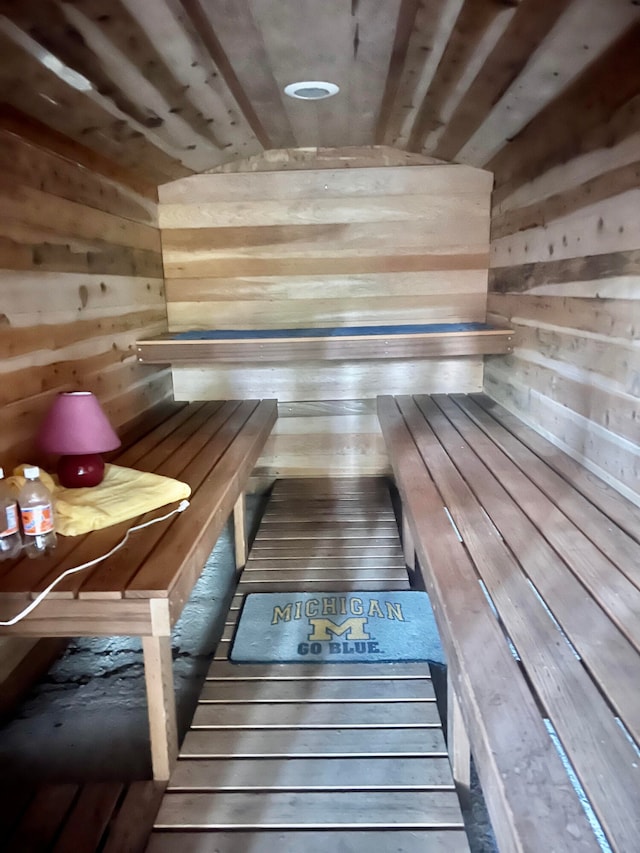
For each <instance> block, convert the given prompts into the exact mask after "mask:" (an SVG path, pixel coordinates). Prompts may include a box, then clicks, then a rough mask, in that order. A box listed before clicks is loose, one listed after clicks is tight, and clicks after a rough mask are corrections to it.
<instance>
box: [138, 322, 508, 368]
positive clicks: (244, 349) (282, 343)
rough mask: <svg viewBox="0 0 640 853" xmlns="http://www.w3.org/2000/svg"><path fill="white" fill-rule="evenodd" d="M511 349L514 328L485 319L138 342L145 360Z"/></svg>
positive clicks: (202, 335)
mask: <svg viewBox="0 0 640 853" xmlns="http://www.w3.org/2000/svg"><path fill="white" fill-rule="evenodd" d="M512 349H513V330H512V329H508V328H497V327H493V326H485V325H484V324H480V323H456V324H453V323H451V324H438V325H432V326H388V327H385V326H376V327H366V328H363V329H358V328H357V327H353V328H349V329H313V330H312V329H286V330H285V329H282V330H280V329H274V330H259V331H254V330H242V331H235V332H228V331H222V332H215V331H212V332H208V333H207V332H202V333H197V332H193V333H182V334H166V335H160V336H158V337H155V338H149V339H148V340H142V341H137V342H136V351H137V355H138V360H139V361H140V362H143V363H145V364H194V363H203V362H209V361H229V362H261V361H262V362H271V361H295V360H297V361H300V360H305V361H325V360H329V361H341V360H342V361H346V360H356V359H387V358H432V357H445V358H446V357H451V356H462V355H486V354H498V353H507V352H511V351H512Z"/></svg>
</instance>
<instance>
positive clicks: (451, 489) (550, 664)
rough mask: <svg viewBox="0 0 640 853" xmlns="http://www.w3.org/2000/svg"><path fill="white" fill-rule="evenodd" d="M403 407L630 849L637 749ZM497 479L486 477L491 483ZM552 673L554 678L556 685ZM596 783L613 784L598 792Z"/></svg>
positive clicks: (551, 705) (404, 403)
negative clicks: (558, 683)
mask: <svg viewBox="0 0 640 853" xmlns="http://www.w3.org/2000/svg"><path fill="white" fill-rule="evenodd" d="M398 406H399V409H400V411H401V412H402V414H403V417H404V419H405V421H406V423H407V425H408V427H409V429H410V430H411V432H412V434H413V437H414V440H415V442H416V445H417V447H418V449H419V450H420V452H421V454H422V457H423V459H424V460H425V463H426V465H427V468H428V470H429V472H430V474H431V476H432V477H433V479H434V482H435V483H436V485H437V487H438V489H439V491H440V493H441V495H442V497H443V499H444V501H445V503H446V505H447V507H448V509H449V511H450V513H451V515H452V516H453V519H454V522H455V523H456V526H457V527H458V530H459V531H460V533H461V535H462V538H463V540H464V542H465V545H466V547H467V549H468V550H469V553H470V555H471V557H472V559H473V561H474V563H475V565H476V567H477V569H478V573H479V575H480V577H481V578H482V580H483V581H484V583H485V585H486V587H487V589H488V592H489V594H490V595H491V597H492V599H493V602H494V604H495V606H496V608H497V610H498V613H499V614H500V616H501V619H502V621H503V622H504V625H505V628H506V630H507V632H508V633H509V636H510V638H511V640H512V641H513V643H514V645H515V647H516V650H517V651H518V654H519V656H520V658H521V660H522V662H523V664H524V667H525V670H526V672H527V675H528V677H529V679H530V680H531V682H532V685H533V687H534V688H535V690H536V691H537V695H538V697H539V699H540V700H541V702H542V705H543V708H544V711H545V713H546V714H547V715H548V716H549V717H550V718H551V721H552V722H553V725H554V727H555V728H556V730H557V732H558V735H559V737H560V739H561V741H562V743H563V745H564V747H565V749H566V750H567V752H568V753H569V754H570V755H571V759H572V762H573V765H574V768H575V770H576V772H577V774H578V777H579V778H580V779H581V781H582V782H583V786H584V788H585V789H586V791H587V793H588V794H589V795H590V797H591V800H592V803H593V806H594V808H595V810H596V813H597V814H598V815H599V817H600V819H601V821H602V823H603V825H604V826H605V829H606V830H607V833H608V835H609V837H610V838H612V839H614V840H615V842H616V843H617V844H618V845H619V849H621V850H624V849H627V847H629V846H632V844H633V841H632V839H633V838H634V837H637V833H638V831H639V830H640V826H638V825H637V823H638V809H637V792H636V791H635V785H636V784H637V778H638V775H639V774H638V771H637V766H636V767H634V764H636V765H637V755H636V753H635V750H634V747H633V746H632V744H631V743H630V742H629V741H628V740H627V738H626V737H625V735H624V733H623V731H622V729H621V728H620V726H619V725H618V724H617V722H616V720H615V718H614V715H613V714H612V712H611V709H610V707H609V706H608V704H607V703H606V702H605V700H604V698H603V697H602V695H601V693H600V691H599V689H598V687H597V686H596V685H595V684H594V683H593V682H592V681H591V679H590V678H589V675H588V673H587V671H586V670H585V669H584V667H583V665H582V663H581V662H580V661H579V660H578V659H577V658H576V657H575V655H574V653H573V651H572V649H571V648H570V647H569V645H568V644H566V643H563V642H562V641H561V638H560V637H559V632H558V629H557V626H556V624H555V623H554V622H553V620H552V618H551V617H550V615H549V612H548V610H546V608H545V607H544V605H543V603H542V602H541V600H540V599H539V598H538V597H537V596H536V595H535V593H534V591H533V589H532V588H531V586H530V584H529V582H528V579H527V578H526V576H525V575H524V574H523V573H522V572H521V568H520V565H519V564H518V562H517V560H516V559H515V558H514V557H513V556H512V554H511V552H510V551H508V550H507V548H506V547H505V546H504V544H503V542H502V541H500V540H499V539H498V538H497V537H496V536H495V535H494V531H493V529H492V526H491V522H490V521H489V519H488V518H487V516H486V515H485V513H484V512H483V510H482V507H481V506H480V504H479V503H478V502H477V501H476V499H475V498H474V495H473V492H472V488H473V487H474V486H475V482H474V480H473V479H472V478H471V479H470V485H467V483H466V482H465V479H464V478H463V476H462V475H461V474H460V473H459V472H458V470H457V468H456V467H454V465H452V464H451V459H450V458H449V457H448V456H447V454H446V452H445V450H444V448H443V447H442V445H441V444H440V443H439V442H438V440H437V439H436V437H435V435H434V434H433V432H432V431H431V430H430V428H429V426H428V424H427V423H426V421H425V420H424V418H423V417H422V413H421V412H420V410H419V409H418V408H417V406H416V405H415V403H414V401H413V400H412V399H411V398H405V397H400V398H398ZM458 443H459V442H458ZM452 444H455V439H454V440H453V441H452ZM454 461H457V462H458V464H459V465H460V467H461V470H463V471H465V472H466V471H468V470H469V471H471V472H472V467H471V466H468V465H466V464H464V462H462V461H461V459H460V457H459V456H458V455H456V456H455V457H454ZM491 479H492V478H491V476H490V475H489V474H487V477H486V481H487V483H490V481H491ZM489 487H490V486H489V485H485V489H488V488H489ZM556 585H557V582H556ZM556 594H557V592H556ZM523 614H526V618H525V617H524V615H523ZM559 640H560V641H559ZM549 673H554V678H553V679H550V678H549ZM558 680H559V681H560V682H561V683H562V685H563V691H562V692H561V693H560V692H559V691H558V690H557V682H558ZM593 779H598V780H602V779H608V780H609V781H608V783H607V784H606V785H602V784H595V785H594V784H592V780H593ZM634 825H635V826H634Z"/></svg>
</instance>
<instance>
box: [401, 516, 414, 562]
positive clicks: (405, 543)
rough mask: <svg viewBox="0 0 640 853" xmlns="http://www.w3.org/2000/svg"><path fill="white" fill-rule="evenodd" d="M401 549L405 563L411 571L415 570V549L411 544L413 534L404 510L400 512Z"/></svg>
mask: <svg viewBox="0 0 640 853" xmlns="http://www.w3.org/2000/svg"><path fill="white" fill-rule="evenodd" d="M402 551H403V553H404V561H405V563H406V564H407V566H408V567H409V568H410V569H411V571H415V568H416V549H415V545H414V544H413V536H412V535H411V530H410V528H409V521H408V520H407V515H406V513H405V512H404V511H403V513H402Z"/></svg>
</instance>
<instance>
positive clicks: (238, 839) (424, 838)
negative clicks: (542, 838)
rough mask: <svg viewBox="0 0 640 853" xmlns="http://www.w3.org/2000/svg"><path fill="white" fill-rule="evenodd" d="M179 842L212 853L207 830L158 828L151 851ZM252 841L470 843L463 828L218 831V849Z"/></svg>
mask: <svg viewBox="0 0 640 853" xmlns="http://www.w3.org/2000/svg"><path fill="white" fill-rule="evenodd" d="M175 845H179V847H180V850H181V851H182V853H210V851H211V834H210V833H208V832H198V831H193V832H184V833H183V832H175V831H172V832H159V831H158V832H155V833H154V834H153V836H152V837H151V840H150V843H149V848H148V853H172V851H173V850H175ZM249 845H251V849H252V853H277V851H279V850H300V849H302V848H304V850H305V851H307V853H321V851H323V850H326V849H327V847H329V848H330V849H334V850H340V851H341V852H342V853H360V851H361V850H376V853H397V851H398V849H400V850H402V851H403V853H422V851H423V850H425V849H427V850H429V851H430V853H467V851H468V849H469V846H468V844H467V838H466V835H465V833H464V831H463V830H458V831H456V830H426V831H420V830H400V831H398V832H394V833H386V832H375V831H369V832H367V831H366V830H348V831H343V832H340V831H339V830H333V831H329V832H322V833H320V832H312V833H309V832H304V831H302V832H295V831H286V832H277V831H275V832H270V833H264V834H261V835H257V834H256V833H255V832H217V833H216V847H217V849H218V851H219V853H244V851H246V850H247V849H249Z"/></svg>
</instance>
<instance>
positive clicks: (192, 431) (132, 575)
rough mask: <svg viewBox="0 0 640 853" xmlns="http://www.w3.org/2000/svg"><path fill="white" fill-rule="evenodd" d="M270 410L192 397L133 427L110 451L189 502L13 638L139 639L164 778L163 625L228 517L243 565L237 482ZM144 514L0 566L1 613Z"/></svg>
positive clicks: (11, 631)
mask: <svg viewBox="0 0 640 853" xmlns="http://www.w3.org/2000/svg"><path fill="white" fill-rule="evenodd" d="M276 417H277V404H276V401H275V400H263V401H258V400H242V401H226V402H211V403H192V404H190V405H188V406H185V407H183V408H181V409H180V410H179V411H177V412H176V413H174V414H173V415H171V416H170V417H169V418H168V419H167V420H165V421H164V422H163V423H162V424H160V425H159V426H157V427H156V428H154V429H153V430H151V431H150V432H149V433H147V434H146V435H144V436H142V437H141V438H140V439H139V440H138V441H136V442H135V443H134V444H133V445H131V446H130V447H128V448H127V450H125V451H124V453H122V454H121V455H120V456H119V457H118V458H117V459H116V460H115V461H116V462H117V463H118V464H120V465H125V466H130V467H135V468H140V469H141V470H145V471H155V472H157V473H158V474H163V475H165V476H168V477H173V478H176V479H179V480H183V481H184V482H187V483H188V484H189V485H190V486H191V489H192V495H191V498H190V506H189V508H188V509H187V510H186V511H185V512H182V513H180V514H178V515H174V516H173V517H172V518H171V519H169V520H167V521H166V522H161V523H158V524H156V525H153V526H152V527H148V528H146V529H144V530H141V531H139V532H136V533H134V534H133V535H132V537H131V539H130V540H129V542H128V543H127V545H126V546H125V547H124V548H122V549H121V550H119V551H118V552H117V553H115V554H114V555H113V556H112V557H110V558H109V559H107V560H105V561H104V562H101V563H98V564H97V565H96V566H94V567H93V568H91V569H88V570H87V571H85V572H81V573H78V574H76V575H72V576H71V577H69V578H67V579H66V580H65V581H63V582H62V583H61V584H60V585H59V586H57V587H56V588H55V589H54V590H53V592H52V593H50V595H49V596H48V597H47V598H46V599H45V600H44V601H43V602H42V603H41V604H40V605H39V606H38V607H36V608H35V610H33V611H32V613H31V614H30V615H29V616H27V617H26V618H25V619H24V620H23V621H21V622H19V623H17V624H16V625H14V626H13V627H2V628H0V633H2V634H8V635H14V636H26V637H30V636H36V637H47V636H51V637H75V636H117V635H133V636H141V637H142V647H143V654H144V667H145V679H146V686H147V697H148V706H149V725H150V738H151V757H152V765H153V775H154V778H156V779H161V780H166V779H168V778H169V773H170V769H171V766H172V763H173V760H174V758H175V756H176V755H177V732H176V716H175V700H174V692H173V672H172V657H171V630H172V627H173V625H174V624H175V622H176V620H177V619H178V617H179V616H180V614H181V612H182V609H183V607H184V605H185V603H186V601H187V599H188V598H189V596H190V594H191V590H192V589H193V586H194V584H195V582H196V581H197V579H198V577H199V576H200V573H201V572H202V569H203V567H204V565H205V562H206V559H207V557H208V556H209V554H210V553H211V551H212V549H213V547H214V545H215V543H216V540H217V539H218V536H219V535H220V532H221V531H222V529H223V527H224V525H225V523H226V521H227V519H228V518H229V515H230V514H231V513H232V512H233V514H234V520H235V525H236V536H235V542H236V562H237V563H238V565H239V566H241V565H244V561H245V559H246V543H245V536H244V490H245V488H246V484H247V481H248V479H249V476H250V474H251V471H252V470H253V467H254V465H255V463H256V461H257V459H258V457H259V455H260V453H261V451H262V448H263V446H264V443H265V441H266V439H267V437H268V436H269V433H270V432H271V429H272V427H273V424H274V423H275V420H276ZM165 512H166V509H165V508H163V509H160V510H157V511H155V512H152V513H148V514H147V516H145V517H144V518H143V519H133V520H131V521H128V522H124V523H123V524H118V525H114V526H112V527H108V528H106V529H104V530H98V531H94V532H92V533H89V534H86V535H85V536H76V537H59V540H58V543H59V544H58V548H57V549H56V551H55V552H54V554H53V555H52V556H51V557H48V558H45V559H40V560H28V559H26V558H24V559H22V560H19V561H17V562H13V563H10V564H2V568H1V570H0V619H2V621H7V620H9V619H11V618H12V617H13V616H14V615H15V614H16V613H17V612H19V611H20V610H22V609H23V608H24V606H26V605H27V604H28V603H29V601H30V600H31V599H32V598H34V597H35V596H36V595H37V594H38V593H39V592H40V591H41V590H42V589H44V588H45V587H46V586H47V585H48V584H49V583H50V582H51V580H53V579H54V578H56V577H58V576H59V575H60V574H61V573H62V572H63V571H64V570H65V569H67V568H69V567H71V566H77V565H80V564H83V563H85V562H88V561H90V560H92V559H94V558H96V557H98V556H100V555H102V554H105V553H107V552H108V551H110V549H111V548H113V547H114V546H115V545H116V544H117V543H118V542H119V541H120V540H121V538H122V537H123V535H124V534H125V532H126V531H127V530H128V529H129V528H130V527H132V526H133V525H134V524H136V523H139V522H140V521H143V520H145V521H146V520H148V518H152V517H158V516H161V515H163V514H164V513H165Z"/></svg>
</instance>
